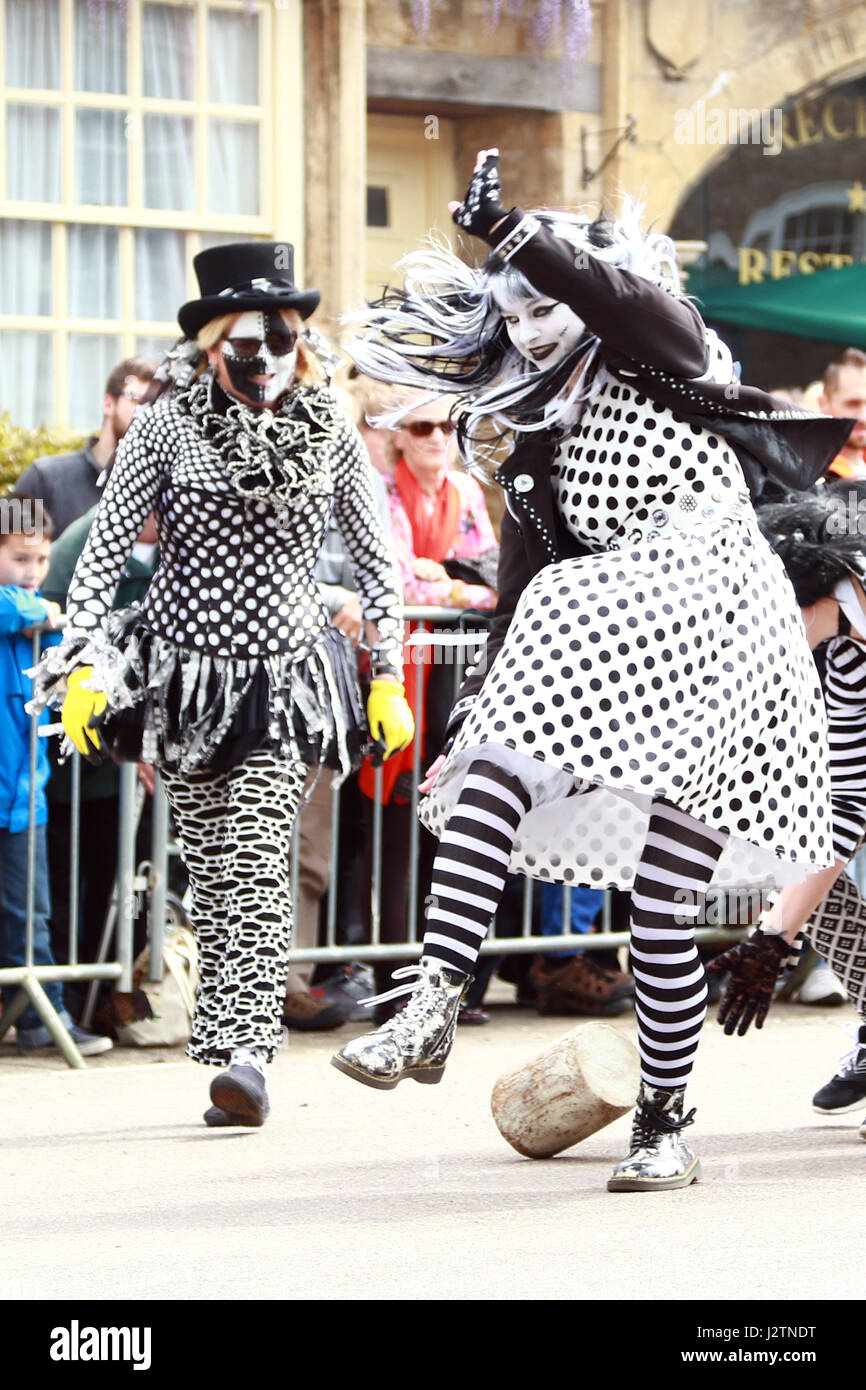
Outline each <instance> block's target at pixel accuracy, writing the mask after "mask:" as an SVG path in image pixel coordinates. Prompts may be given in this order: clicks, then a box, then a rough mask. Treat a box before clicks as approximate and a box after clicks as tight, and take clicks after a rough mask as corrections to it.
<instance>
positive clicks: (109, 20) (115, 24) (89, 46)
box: [75, 0, 127, 92]
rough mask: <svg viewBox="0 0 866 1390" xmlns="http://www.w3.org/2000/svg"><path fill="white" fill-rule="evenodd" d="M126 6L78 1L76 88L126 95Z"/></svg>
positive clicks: (106, 1)
mask: <svg viewBox="0 0 866 1390" xmlns="http://www.w3.org/2000/svg"><path fill="white" fill-rule="evenodd" d="M125 10H126V6H125V5H124V6H121V5H118V4H117V3H116V0H99V3H96V4H95V3H94V0H75V88H76V91H79V92H125V91H126V22H127V15H126V13H125Z"/></svg>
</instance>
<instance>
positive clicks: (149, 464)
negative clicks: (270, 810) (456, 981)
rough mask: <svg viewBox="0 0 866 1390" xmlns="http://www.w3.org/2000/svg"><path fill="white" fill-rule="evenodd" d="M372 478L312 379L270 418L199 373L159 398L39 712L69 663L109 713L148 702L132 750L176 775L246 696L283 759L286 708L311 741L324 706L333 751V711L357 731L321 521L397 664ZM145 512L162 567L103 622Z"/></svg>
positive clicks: (214, 738)
mask: <svg viewBox="0 0 866 1390" xmlns="http://www.w3.org/2000/svg"><path fill="white" fill-rule="evenodd" d="M369 470H370V464H369V461H368V459H367V455H366V450H365V449H364V446H363V443H362V441H361V438H360V436H359V435H358V433H357V431H356V430H355V429H354V428H353V426H352V425H351V424H350V423H349V421H348V420H347V419H346V418H345V415H344V413H343V412H342V410H341V409H340V406H339V403H338V402H337V400H336V397H335V396H334V394H333V392H332V391H331V390H330V389H329V388H328V387H326V386H317V387H307V388H301V389H299V390H298V391H296V392H295V393H294V394H293V395H292V396H290V397H289V398H288V399H287V401H286V402H285V403H284V404H283V405H282V406H281V408H280V409H279V410H278V411H274V412H272V411H264V410H263V411H255V410H252V409H250V408H247V407H245V406H244V405H243V404H242V403H241V402H239V401H237V400H235V399H234V398H231V397H228V396H227V395H225V393H223V392H222V391H221V389H220V388H219V386H218V385H217V384H216V383H215V381H214V380H213V376H212V374H211V373H210V372H205V373H204V374H203V376H202V377H200V378H199V379H197V380H196V381H195V382H193V383H192V385H191V386H189V387H186V388H183V389H180V390H177V391H175V392H173V393H172V394H171V395H169V396H165V397H162V398H161V399H160V400H159V401H157V402H156V404H155V405H154V406H152V407H150V408H149V409H147V410H146V411H143V412H142V413H141V414H140V415H139V416H138V417H137V418H136V419H135V420H134V422H133V424H132V425H131V427H130V429H129V430H128V432H127V434H126V436H125V437H124V439H123V441H122V443H121V445H120V447H119V449H118V453H117V459H116V461H115V464H114V467H113V468H112V472H111V476H110V478H109V480H108V482H107V484H106V488H105V495H104V497H103V499H102V502H101V503H100V506H99V511H98V513H97V516H96V519H95V521H94V524H93V526H92V528H91V531H90V535H89V537H88V541H87V544H86V545H85V548H84V550H83V552H82V554H81V557H80V559H79V561H78V564H77V566H76V568H75V572H74V575H73V578H72V583H71V586H70V592H69V599H68V604H67V613H68V617H69V623H70V626H69V628H68V629H67V631H66V634H65V637H64V641H63V643H62V644H61V646H60V647H57V648H55V649H54V650H53V652H52V658H53V659H52V661H51V663H47V662H43V663H42V665H41V666H40V668H38V671H37V683H36V696H35V703H46V702H49V701H52V702H54V701H58V700H60V699H62V698H63V695H64V694H65V686H66V683H65V676H66V674H67V673H68V671H70V670H72V669H74V667H75V666H76V665H83V664H92V665H93V667H94V676H93V685H94V687H96V688H99V689H103V690H105V691H106V693H107V694H108V696H109V708H110V710H112V711H114V712H116V711H118V710H122V709H124V708H126V707H129V706H133V705H139V704H141V703H142V702H144V703H145V704H146V707H147V712H146V714H145V716H144V725H145V731H144V743H143V746H142V751H141V755H142V756H144V757H154V756H155V757H156V758H157V760H159V759H160V758H162V759H164V760H165V761H166V762H167V763H171V764H172V765H174V766H180V767H182V768H186V769H187V770H189V769H191V768H193V767H198V766H203V765H205V764H206V763H207V762H208V760H209V758H212V757H213V754H214V750H215V749H216V748H217V747H218V745H219V744H220V742H221V740H222V738H223V736H224V735H225V734H226V732H227V731H228V730H229V729H230V728H231V729H232V732H233V733H235V734H236V733H237V728H238V716H239V711H242V710H245V711H247V712H249V710H250V708H251V705H253V704H257V705H258V707H259V708H258V713H257V716H256V717H257V718H258V719H259V720H260V722H263V723H264V725H265V726H267V727H268V728H269V733H270V739H271V741H273V740H274V739H275V738H276V739H278V741H282V742H284V743H288V744H289V745H290V751H292V752H294V753H296V752H297V747H296V746H295V734H296V732H297V728H298V723H299V716H300V719H301V722H303V723H305V724H306V727H307V729H308V730H309V729H310V728H311V727H314V728H317V729H318V732H319V733H321V732H322V729H321V728H320V727H319V725H320V724H321V721H322V712H323V710H324V712H325V714H326V716H327V718H326V722H328V723H329V724H330V726H331V728H330V732H331V733H332V734H337V735H339V739H340V741H342V743H343V744H345V736H346V722H345V714H346V709H345V706H346V705H347V704H349V705H351V706H353V711H352V713H353V721H352V722H354V723H358V722H359V720H360V721H361V722H362V716H361V715H360V714H359V709H358V702H357V692H356V681H355V678H354V671H353V670H352V662H351V653H350V652H348V651H347V650H344V647H345V643H344V642H343V639H339V638H338V639H337V640H336V641H335V638H334V632H333V630H332V629H331V627H330V624H329V622H328V616H327V613H326V611H325V609H324V607H323V605H322V602H321V598H320V594H319V589H318V585H317V584H316V581H315V578H314V568H315V564H316V559H317V557H318V553H319V550H320V548H321V544H322V540H323V537H324V534H325V530H326V528H327V525H328V522H329V518H330V517H331V515H332V514H333V518H334V521H335V522H336V524H337V525H338V526H339V528H340V531H341V533H342V535H343V537H344V540H345V544H346V549H347V551H348V553H349V555H350V557H351V561H352V564H353V568H354V573H355V575H356V579H357V585H358V589H359V592H360V593H361V595H362V597H363V602H364V612H365V616H366V617H367V618H369V619H371V620H372V621H373V622H375V623H376V624H377V627H378V630H379V633H380V642H379V645H378V647H377V650H376V653H375V656H376V658H377V659H381V660H382V661H383V662H387V663H388V664H393V665H395V666H397V667H399V666H400V663H401V659H402V623H401V620H400V615H399V604H400V601H401V596H400V580H399V574H398V571H397V568H396V563H395V561H394V557H393V554H392V550H391V546H390V542H389V540H388V539H387V538H386V537H385V535H384V533H383V530H382V523H381V519H380V516H379V512H378V508H377V506H376V502H375V499H374V495H373V490H372V484H371V482H370V474H369ZM152 510H155V511H156V516H157V525H158V531H159V546H160V556H161V561H160V566H159V569H158V571H157V573H156V575H155V576H154V579H153V581H152V583H151V585H150V588H149V590H148V592H147V594H146V596H145V598H144V600H143V602H142V605H141V608H140V610H137V609H136V610H125V611H124V610H122V611H121V612H120V613H114V614H112V613H110V609H111V602H112V597H113V595H114V592H115V589H116V586H117V582H118V579H119V577H120V575H121V573H122V570H123V566H124V563H125V561H126V559H127V557H128V555H129V554H130V552H131V550H132V547H133V545H134V543H135V541H136V540H137V538H138V535H139V532H140V531H141V528H142V525H143V523H144V521H145V518H146V517H147V516H148V514H149V513H150V512H151V511H152ZM347 685H348V686H349V687H355V694H354V696H353V695H352V693H351V689H347ZM265 686H266V687H267V699H268V701H269V708H268V710H267V712H266V713H265V715H264V716H262V713H261V708H260V706H261V695H262V690H263V688H264V687H265ZM335 721H336V722H335ZM241 722H243V720H242V721H241ZM343 754H344V756H343V757H341V758H340V759H339V762H340V764H341V765H345V763H346V757H345V748H344V749H343Z"/></svg>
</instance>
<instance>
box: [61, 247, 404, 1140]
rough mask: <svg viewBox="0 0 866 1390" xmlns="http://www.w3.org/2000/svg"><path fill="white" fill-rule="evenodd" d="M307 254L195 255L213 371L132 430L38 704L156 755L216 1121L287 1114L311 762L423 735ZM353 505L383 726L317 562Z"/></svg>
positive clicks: (338, 763) (172, 394)
mask: <svg viewBox="0 0 866 1390" xmlns="http://www.w3.org/2000/svg"><path fill="white" fill-rule="evenodd" d="M292 258H293V250H292V247H291V246H290V245H289V244H288V243H285V242H239V243H233V244H229V245H222V246H218V247H210V248H208V249H207V250H205V251H201V252H200V253H199V254H198V256H196V258H195V261H194V266H195V270H196V274H197V277H198V280H199V286H200V289H201V295H200V297H199V298H198V299H194V300H191V301H189V303H187V304H185V305H183V307H182V308H181V309H180V311H179V314H178V319H179V322H180V326H181V329H182V331H183V333H184V335H185V338H186V341H187V344H188V345H189V349H190V350H191V351H192V352H194V353H195V354H196V355H197V365H198V370H197V371H194V372H193V373H192V374H191V375H185V379H184V380H183V381H180V380H178V384H177V386H176V388H175V389H174V390H172V391H168V392H167V393H166V394H165V395H163V396H160V398H159V399H158V400H157V401H156V402H155V404H154V405H153V406H152V407H151V408H149V409H148V410H145V411H142V412H141V414H140V416H139V418H138V419H137V420H135V421H134V422H133V425H132V427H131V428H130V430H129V431H128V432H127V435H126V437H125V438H124V440H123V442H122V444H121V446H120V449H119V451H118V459H117V463H116V464H115V466H114V468H113V469H112V473H111V477H110V479H109V481H108V485H107V487H106V492H105V496H104V497H103V499H102V501H101V503H100V505H99V509H98V512H97V515H96V519H95V521H94V524H93V526H92V527H91V529H90V534H89V536H88V539H87V543H86V545H85V547H84V550H83V551H82V554H81V557H80V559H79V561H78V564H77V565H76V567H75V574H74V576H73V580H72V585H71V589H70V595H69V604H68V613H69V619H70V625H69V627H68V628H67V630H66V631H65V633H64V640H63V644H62V646H60V647H59V648H57V650H56V651H55V650H52V651H50V652H48V653H47V654H46V657H45V658H43V661H42V662H41V663H40V668H39V671H38V673H37V675H36V676H35V678H34V703H37V705H38V704H41V703H46V702H50V703H60V702H62V720H63V725H64V728H65V730H66V732H67V735H68V736H69V738H70V739H71V740H72V741H73V742H74V744H75V746H76V747H77V748H79V750H80V751H82V752H84V753H88V754H89V753H92V752H94V751H97V752H99V751H103V750H105V751H107V752H109V753H110V754H111V755H112V756H113V757H115V758H119V759H122V760H127V761H136V762H137V761H138V760H140V759H146V760H147V761H152V762H153V763H154V764H155V765H156V766H157V767H158V768H159V771H160V774H161V777H162V779H163V782H164V784H165V788H166V793H167V796H168V800H169V804H170V806H171V810H172V814H173V816H174V821H175V825H176V827H177V831H178V835H179V838H180V842H181V846H182V853H183V858H184V863H185V865H186V868H187V871H188V873H189V876H190V885H191V890H192V912H191V916H192V922H193V927H194V929H195V933H196V940H197V945H198V965H199V979H200V986H199V991H198V997H197V1000H196V1011H195V1016H194V1018H193V1023H192V1033H191V1038H190V1043H189V1048H188V1051H189V1054H190V1056H191V1057H192V1058H193V1059H194V1060H195V1061H197V1062H199V1063H201V1064H204V1065H206V1066H213V1067H218V1068H220V1071H219V1073H218V1074H217V1075H216V1076H215V1077H214V1079H213V1082H212V1084H211V1087H210V1099H211V1102H212V1104H211V1106H210V1107H209V1108H208V1110H207V1111H206V1112H205V1117H204V1118H205V1123H206V1124H208V1125H211V1126H223V1125H237V1124H242V1125H252V1126H259V1125H261V1124H263V1123H264V1121H265V1119H266V1118H267V1116H268V1114H269V1111H270V1103H269V1100H268V1096H267V1089H266V1084H265V1072H266V1068H267V1065H268V1064H269V1063H270V1062H271V1061H272V1060H273V1058H274V1056H275V1054H276V1051H277V1048H278V1046H279V1044H280V1040H281V1037H282V1026H281V1019H282V1013H283V1001H284V998H285V981H286V976H287V973H288V963H289V951H290V948H291V942H292V900H291V884H290V877H289V864H290V851H291V842H292V834H293V829H294V823H295V818H296V815H297V813H298V811H299V810H300V807H301V805H302V802H303V796H304V789H305V786H306V782H307V772H308V769H309V768H310V767H318V768H320V769H322V770H324V768H326V767H329V768H332V769H333V770H335V771H339V772H340V773H342V774H346V773H348V772H349V771H351V768H352V766H353V763H354V762H355V761H356V759H357V758H358V757H359V756H360V751H361V747H362V745H363V742H364V740H365V738H366V735H367V730H368V728H369V731H370V733H371V735H372V737H373V738H376V739H381V743H382V745H383V747H384V751H385V753H386V755H387V754H389V753H391V752H394V751H396V750H398V749H400V748H402V747H404V746H405V745H406V744H407V743H408V742H409V740H410V739H411V737H412V731H413V727H412V718H411V713H410V711H409V709H408V706H407V705H406V701H405V699H404V698H403V694H402V686H401V684H400V679H399V678H400V671H399V665H398V663H399V661H400V656H401V641H400V637H401V630H402V624H401V619H400V611H399V607H400V605H399V594H398V583H399V576H398V571H397V567H396V563H395V562H394V559H393V556H392V554H391V550H390V546H389V545H388V543H387V540H386V538H385V536H384V535H383V533H382V527H381V523H380V521H379V517H378V515H377V512H376V508H375V503H374V501H373V497H372V493H371V489H370V482H369V472H370V469H369V464H368V463H367V460H366V456H365V454H364V450H363V445H362V443H361V440H360V439H358V437H357V435H356V434H355V431H354V430H353V428H352V426H351V423H350V422H349V420H348V419H347V418H346V416H345V413H344V412H343V411H342V409H341V406H340V403H339V400H338V398H337V396H336V395H335V394H334V392H333V391H332V390H331V389H330V386H329V385H328V381H327V369H326V363H325V361H323V360H322V359H321V358H320V357H319V356H318V355H317V351H318V336H317V335H316V333H315V330H313V329H311V328H310V327H309V326H308V325H307V323H306V320H307V319H308V318H309V316H310V315H311V314H312V312H313V310H314V309H315V307H316V305H317V304H318V302H319V294H318V291H316V290H303V289H300V288H299V287H298V286H296V285H295V284H294V282H293V280H292ZM185 360H188V359H185ZM179 365H180V366H183V363H179ZM152 510H155V511H156V514H157V524H158V531H159V543H160V553H161V561H160V565H159V568H158V570H157V572H156V575H155V577H154V579H153V581H152V583H151V585H150V587H149V589H148V592H147V595H146V598H145V600H144V602H143V603H142V605H141V606H140V607H135V606H132V607H130V608H127V609H125V610H123V611H122V612H112V611H111V609H112V603H113V599H114V594H115V591H116V588H117V584H118V581H119V579H120V576H121V574H122V572H123V566H124V563H125V561H126V559H127V557H128V555H129V553H130V551H131V549H132V548H133V546H134V544H135V542H136V540H137V538H138V535H139V533H140V531H141V528H142V525H143V524H144V522H145V520H146V518H147V516H148V514H149V513H150V512H151V511H152ZM332 510H333V513H334V515H335V516H336V518H337V520H338V523H339V524H340V526H341V528H342V532H343V536H344V539H345V541H346V544H347V546H348V547H349V550H350V553H351V555H352V559H353V561H354V564H355V572H356V574H357V576H358V582H359V585H361V586H362V588H363V591H364V593H365V596H366V603H365V612H366V617H367V632H366V635H367V640H368V642H369V644H370V646H371V649H372V655H371V661H372V664H373V672H374V679H373V680H372V682H371V687H370V694H369V698H368V701H367V718H366V720H365V717H364V710H363V707H362V705H361V699H360V693H359V691H358V688H357V678H356V669H355V663H354V660H353V659H351V655H350V652H349V650H347V646H346V644H345V643H344V640H343V639H342V638H341V636H340V634H339V632H338V631H336V630H335V629H334V627H333V625H332V624H330V623H329V622H328V616H327V614H326V612H325V611H324V608H323V606H322V604H321V601H320V598H319V593H318V589H317V586H316V582H315V578H314V569H315V563H316V559H317V557H318V552H319V549H320V546H321V541H322V539H323V536H324V532H325V528H326V526H327V523H328V520H329V518H330V516H331V514H332ZM94 720H96V721H97V724H96V725H95V724H94Z"/></svg>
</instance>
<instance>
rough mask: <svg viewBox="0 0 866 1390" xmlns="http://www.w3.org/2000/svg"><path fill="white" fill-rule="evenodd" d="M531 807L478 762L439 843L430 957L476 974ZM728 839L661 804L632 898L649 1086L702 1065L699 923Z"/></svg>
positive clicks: (676, 1080)
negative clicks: (703, 900) (518, 836)
mask: <svg viewBox="0 0 866 1390" xmlns="http://www.w3.org/2000/svg"><path fill="white" fill-rule="evenodd" d="M529 806H530V798H529V794H528V792H527V791H526V789H525V788H524V787H523V785H522V783H521V782H520V781H519V779H518V778H517V777H516V776H514V775H513V774H511V773H508V772H506V771H504V770H503V769H502V768H501V767H499V766H498V765H497V764H496V763H493V762H490V761H487V760H479V761H476V762H474V763H473V764H472V767H471V768H470V769H469V772H468V773H467V775H466V780H465V782H464V784H463V787H462V790H461V793H460V797H459V799H458V801H457V803H456V805H455V807H454V810H453V811H452V813H451V815H450V817H449V819H448V824H447V825H446V827H445V831H444V834H443V835H442V839H441V840H440V842H439V852H438V854H437V856H436V862H435V866H434V869H433V880H432V884H431V895H430V899H429V907H428V912H427V930H426V932H425V935H424V954H425V955H427V956H431V957H433V958H435V959H437V960H441V961H443V962H445V963H446V964H448V965H450V966H453V967H456V968H457V969H458V970H463V971H466V972H467V973H471V972H472V970H473V968H474V965H475V961H476V959H477V957H478V951H479V948H480V946H481V942H482V941H483V939H484V937H485V935H486V934H487V928H488V926H489V924H490V920H491V918H492V916H493V914H494V912H495V911H496V908H497V906H498V903H499V897H500V894H501V893H502V889H503V886H504V883H505V875H506V872H507V870H508V861H509V858H510V856H511V849H512V845H513V843H514V839H515V837H516V834H517V830H518V827H519V825H520V822H521V820H522V819H523V817H524V816H525V815H526V813H527V811H528V810H529ZM725 839H726V837H725V836H724V835H721V834H719V833H718V832H717V831H714V830H710V829H709V828H708V827H707V826H705V825H703V824H701V823H700V822H699V821H696V820H693V819H692V818H691V817H690V816H687V815H685V814H684V812H682V811H680V810H678V808H677V807H676V806H672V805H670V804H669V803H668V802H665V801H654V802H653V806H652V812H651V815H650V821H649V831H648V834H647V838H646V843H645V845H644V849H643V853H642V855H641V860H640V864H639V866H638V871H637V876H636V878H635V882H634V888H633V890H632V895H631V936H632V946H631V953H632V959H633V961H634V965H633V970H634V977H635V994H636V1008H637V1016H638V1037H639V1041H640V1054H641V1074H642V1076H643V1079H644V1081H646V1082H648V1083H649V1084H650V1085H651V1086H660V1087H663V1088H667V1089H672V1088H674V1087H678V1086H684V1085H685V1084H686V1082H687V1080H688V1078H689V1074H690V1072H691V1068H692V1063H693V1062H694V1057H695V1052H696V1051H697V1046H698V1039H699V1038H700V1032H701V1026H702V1024H703V1021H704V1018H705V1016H706V1012H707V987H706V980H705V976H704V967H703V965H702V963H701V960H700V957H699V955H698V951H697V947H696V945H695V940H694V922H695V918H696V917H697V913H698V908H699V903H700V899H701V895H702V893H703V892H704V891H705V890H706V888H707V886H708V885H709V883H710V880H711V879H712V876H713V871H714V868H715V865H716V862H717V860H718V858H719V856H720V854H721V852H722V850H723V848H724V845H725Z"/></svg>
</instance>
